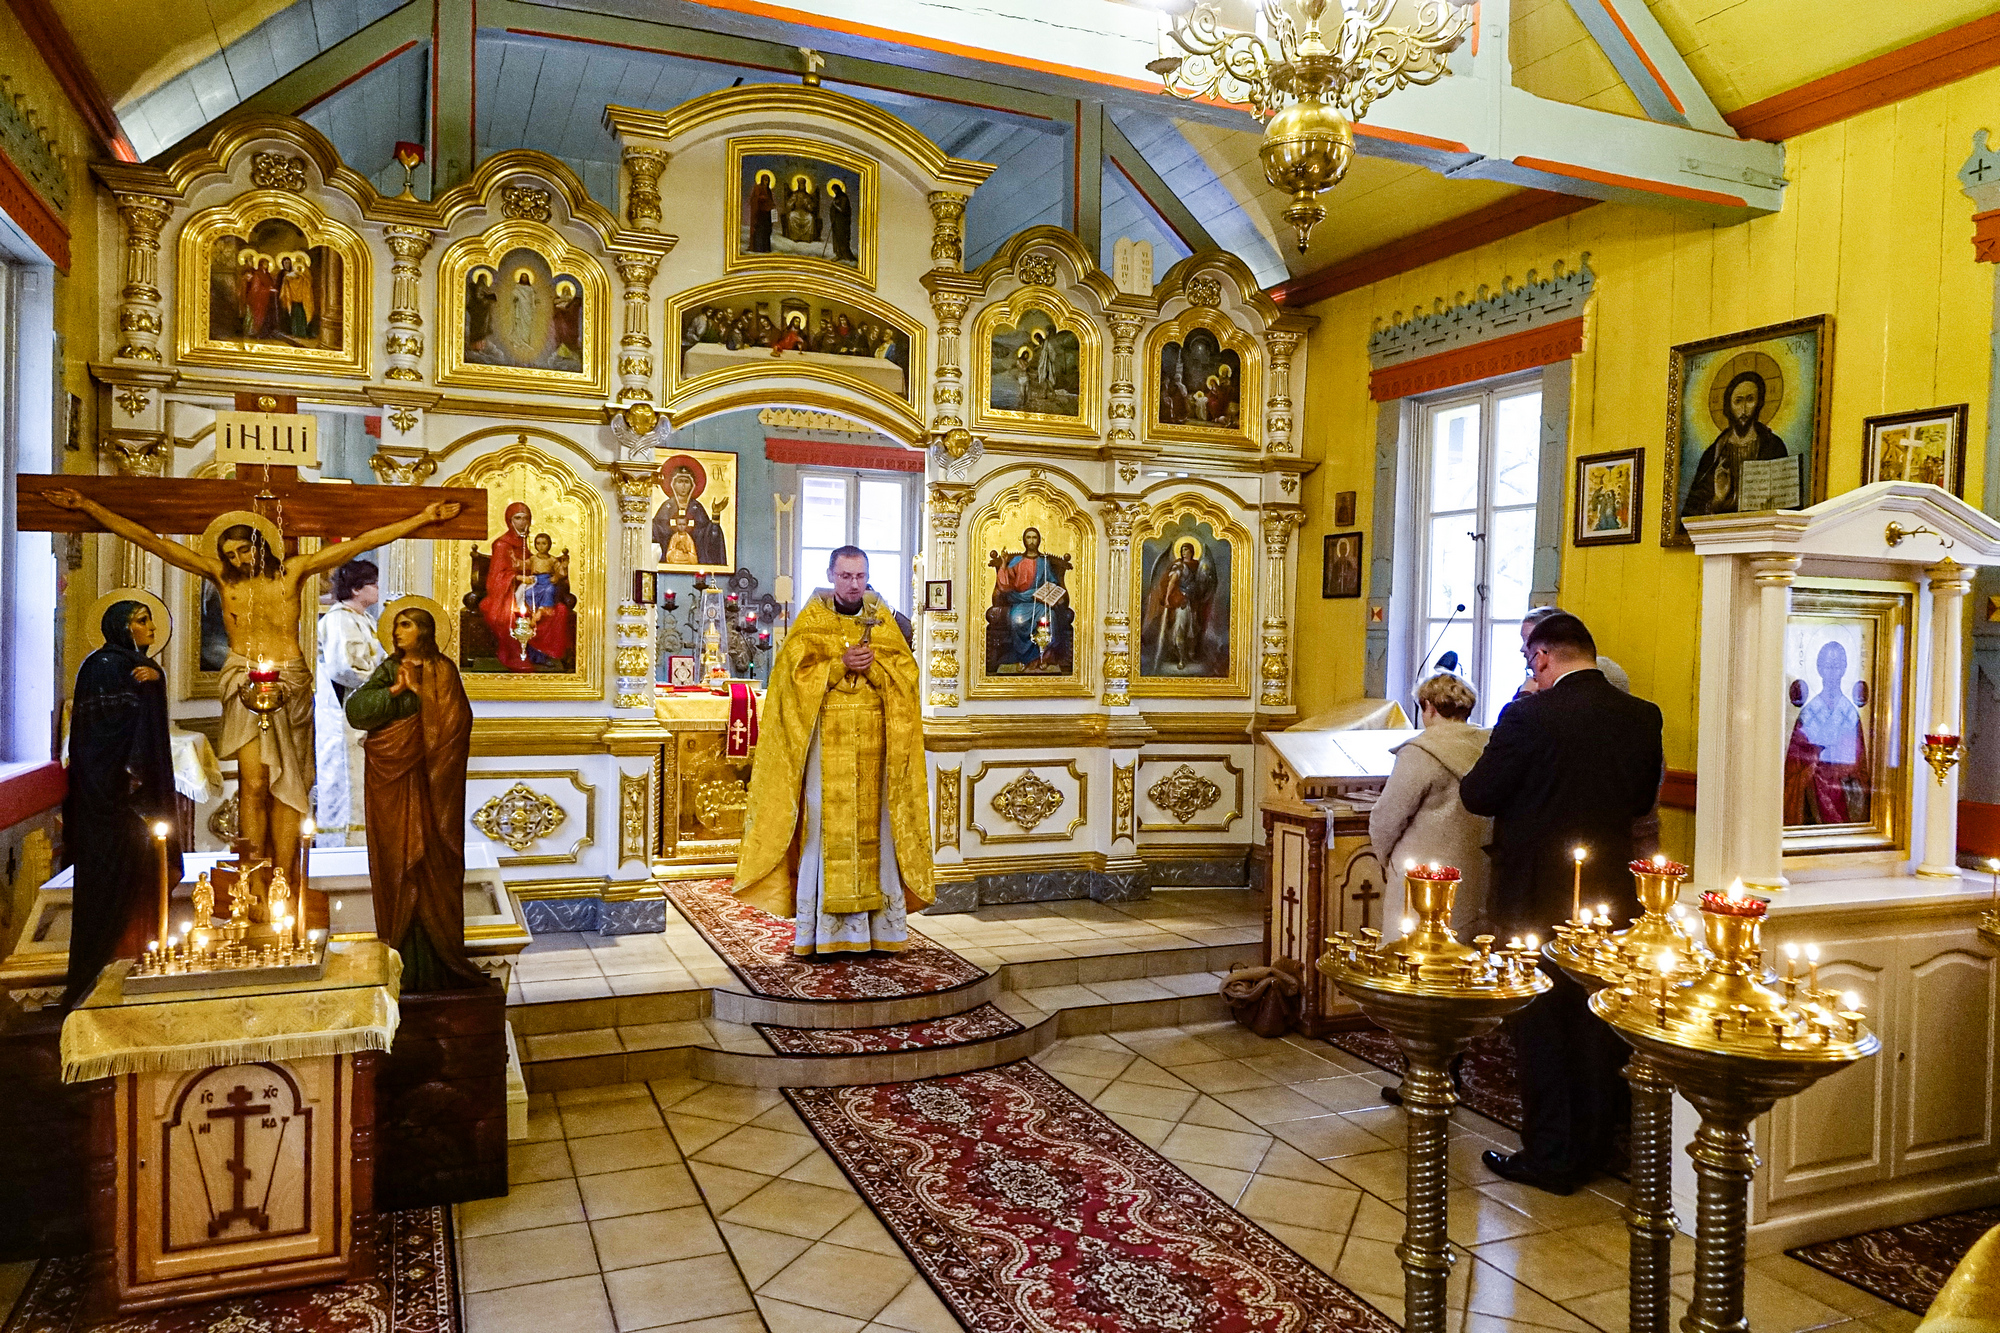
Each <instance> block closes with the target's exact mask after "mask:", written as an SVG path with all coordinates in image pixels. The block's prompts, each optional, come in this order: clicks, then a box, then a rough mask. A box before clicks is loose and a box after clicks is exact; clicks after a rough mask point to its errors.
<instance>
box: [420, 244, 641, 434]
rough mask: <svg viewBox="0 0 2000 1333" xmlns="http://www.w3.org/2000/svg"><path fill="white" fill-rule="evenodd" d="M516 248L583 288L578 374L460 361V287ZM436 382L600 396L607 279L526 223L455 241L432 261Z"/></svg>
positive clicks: (579, 253)
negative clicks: (572, 277)
mask: <svg viewBox="0 0 2000 1333" xmlns="http://www.w3.org/2000/svg"><path fill="white" fill-rule="evenodd" d="M515 250H531V251H533V252H534V253H535V254H537V255H539V256H541V258H542V261H543V262H544V263H546V264H547V265H548V266H549V272H550V274H551V275H554V274H573V275H575V277H576V278H577V280H578V281H579V282H581V283H582V284H583V288H584V291H583V327H582V329H581V331H580V332H579V334H578V337H579V339H580V340H581V341H582V343H583V346H582V347H579V348H578V349H577V351H578V352H579V353H580V354H581V356H582V360H583V369H582V370H574V371H572V370H544V369H541V368H539V367H534V366H488V365H481V364H479V363H478V362H472V361H467V360H466V359H465V282H466V278H467V277H468V276H469V275H470V274H471V273H472V271H473V270H474V269H476V268H480V267H488V268H492V269H494V270H495V272H496V273H497V272H498V270H499V265H500V261H501V260H503V259H505V258H506V257H507V256H508V255H509V254H511V253H513V252H514V251H515ZM437 309H438V327H437V329H436V331H435V339H434V341H435V343H436V345H437V382H438V383H439V384H450V385H460V386H464V387H466V388H474V389H504V390H512V391H514V392H516V393H519V392H521V391H523V390H526V391H528V392H532V393H561V394H577V395H580V396H583V397H589V398H602V397H603V396H604V395H605V394H606V393H607V392H608V385H609V383H610V378H609V377H610V368H611V331H610V330H611V282H610V279H609V278H607V277H606V276H605V273H604V266H603V265H602V264H601V263H599V262H598V260H597V257H596V256H595V255H593V254H591V253H590V252H589V251H588V250H585V249H583V248H582V247H581V246H577V245H572V244H571V243H570V242H569V241H567V240H565V239H564V238H563V236H562V233H560V232H558V231H557V230H556V229H555V228H553V227H550V226H546V225H544V224H543V223H540V222H532V221H529V220H527V219H525V218H523V219H515V220H511V221H507V222H501V223H497V224H496V225H494V226H492V227H489V228H487V229H486V230H485V231H483V232H481V233H480V234H478V235H477V236H467V237H464V238H462V239H460V240H457V241H454V242H452V243H451V245H450V246H448V247H447V248H446V249H445V252H444V254H443V255H442V256H441V257H440V258H439V259H438V269H437Z"/></svg>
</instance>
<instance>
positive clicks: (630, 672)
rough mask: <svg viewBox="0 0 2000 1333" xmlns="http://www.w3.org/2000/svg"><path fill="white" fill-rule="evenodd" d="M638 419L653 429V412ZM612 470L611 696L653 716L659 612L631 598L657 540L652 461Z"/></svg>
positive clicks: (619, 705) (615, 703) (621, 705)
mask: <svg viewBox="0 0 2000 1333" xmlns="http://www.w3.org/2000/svg"><path fill="white" fill-rule="evenodd" d="M635 415H636V416H638V417H639V418H640V420H639V421H636V422H633V423H632V424H633V426H634V427H637V426H639V425H641V424H644V425H645V427H646V429H647V430H651V428H652V426H651V423H650V422H649V421H647V420H646V418H648V417H651V416H652V413H651V412H650V411H647V412H640V411H639V410H638V409H637V408H634V409H632V411H631V412H629V413H628V414H627V417H628V420H629V418H630V417H631V416H635ZM612 470H613V472H614V473H615V474H616V476H617V486H618V566H617V569H616V570H615V571H614V578H615V580H616V581H615V582H614V583H613V584H612V586H613V587H614V588H616V589H618V646H617V657H616V661H615V668H616V669H615V673H614V674H615V675H616V676H617V678H618V679H617V685H616V687H615V692H614V695H613V698H612V706H613V707H616V708H633V709H643V710H645V712H646V713H647V714H648V715H649V716H650V715H651V713H652V709H653V695H654V693H655V691H654V687H653V681H654V669H655V668H654V653H655V651H656V649H657V647H658V644H657V642H656V638H655V634H654V628H655V627H654V623H653V616H654V611H653V608H652V607H650V606H646V605H644V604H642V603H639V602H635V601H633V600H632V572H633V571H634V570H637V569H644V568H645V567H646V566H647V564H648V561H647V559H646V556H647V549H646V548H647V547H648V546H649V545H650V544H651V542H652V533H651V532H650V531H649V530H648V520H649V519H650V518H651V517H652V511H653V485H654V471H653V467H652V464H650V463H614V464H613V465H612Z"/></svg>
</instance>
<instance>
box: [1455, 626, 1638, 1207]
mask: <svg viewBox="0 0 2000 1333" xmlns="http://www.w3.org/2000/svg"><path fill="white" fill-rule="evenodd" d="M1525 655H1526V656H1527V659H1528V666H1529V669H1530V670H1531V671H1532V672H1533V675H1534V682H1535V686H1536V689H1535V692H1534V693H1533V694H1530V695H1527V696H1526V697H1523V698H1517V699H1516V700H1514V702H1513V703H1511V704H1509V705H1507V707H1506V708H1504V709H1502V710H1501V713H1500V718H1499V721H1498V722H1497V723H1496V724H1495V725H1494V728H1493V735H1492V738H1491V739H1490V740H1489V741H1488V742H1487V746H1486V750H1485V752H1484V753H1483V754H1481V756H1480V758H1479V762H1478V763H1476V764H1474V765H1473V767H1472V770H1471V771H1470V772H1468V773H1467V774H1466V775H1465V777H1464V779H1463V780H1462V781H1461V782H1460V783H1459V799H1460V801H1461V802H1462V803H1463V804H1464V806H1465V808H1466V810H1467V811H1468V812H1470V813H1471V814H1475V815H1487V816H1491V817H1492V818H1493V821H1494V823H1493V842H1492V845H1491V847H1490V851H1491V853H1492V858H1493V880H1492V885H1493V887H1492V894H1491V898H1490V902H1491V909H1490V910H1491V912H1492V915H1493V916H1494V918H1495V919H1496V921H1497V922H1498V923H1499V926H1500V933H1501V935H1502V937H1503V938H1504V937H1506V936H1509V935H1519V936H1527V935H1530V934H1534V935H1539V936H1541V937H1543V938H1547V937H1548V935H1549V930H1550V927H1551V926H1552V925H1554V924H1555V923H1556V922H1557V921H1561V920H1564V919H1567V918H1568V917H1569V915H1570V912H1571V908H1572V903H1571V882H1572V876H1573V874H1574V873H1575V867H1576V863H1575V861H1574V860H1573V859H1572V854H1573V852H1574V851H1575V849H1576V848H1578V847H1582V848H1583V849H1584V850H1585V852H1586V859H1585V861H1584V863H1583V895H1584V897H1583V901H1584V903H1586V904H1588V905H1589V907H1590V908H1593V909H1594V908H1595V907H1596V906H1597V905H1598V904H1600V903H1602V904H1605V905H1606V906H1607V907H1608V908H1609V910H1610V912H1611V914H1612V918H1613V919H1614V920H1623V919H1626V918H1628V917H1630V916H1635V915H1637V913H1638V903H1637V901H1636V900H1635V899H1634V897H1633V893H1632V882H1631V876H1630V875H1629V874H1628V873H1627V872H1626V870H1625V865H1626V863H1627V862H1628V861H1630V860H1631V859H1632V855H1633V841H1632V827H1633V821H1634V820H1636V819H1638V818H1639V817H1640V816H1642V815H1644V814H1646V813H1647V812H1648V811H1649V810H1651V809H1652V807H1653V802H1654V800H1655V798H1656V797H1657V796H1658V794H1659V786H1660V772H1661V748H1660V710H1659V709H1658V708H1657V707H1655V706H1654V705H1652V704H1650V703H1648V702H1646V701H1645V700H1643V699H1635V698H1633V697H1632V696H1631V695H1629V694H1627V693H1625V692H1624V691H1622V690H1620V689H1618V688H1617V687H1616V686H1614V685H1613V684H1612V683H1611V682H1610V681H1609V680H1607V679H1606V678H1605V673H1604V672H1603V671H1602V670H1600V669H1599V667H1598V665H1597V663H1598V657H1597V644H1596V642H1595V641H1594V640H1593V639H1592V638H1591V636H1590V631H1589V630H1588V629H1586V628H1584V624H1583V622H1582V621H1581V620H1578V619H1577V618H1576V617H1575V616H1572V615H1569V614H1567V613H1560V612H1559V613H1557V614H1554V615H1548V616H1544V617H1542V618H1541V619H1540V621H1539V622H1538V623H1537V624H1536V625H1535V627H1534V629H1533V630H1532V631H1531V632H1530V634H1529V636H1528V644H1527V648H1526V649H1525ZM1553 975H1554V978H1555V988H1554V989H1553V990H1551V991H1550V992H1549V993H1547V994H1546V995H1544V996H1542V997H1541V998H1540V999H1538V1000H1536V1001H1535V1002H1534V1003H1533V1004H1531V1005H1529V1006H1528V1007H1527V1008H1526V1009H1524V1010H1523V1011H1521V1013H1520V1015H1519V1016H1518V1018H1516V1019H1515V1020H1514V1022H1513V1025H1512V1031H1513V1034H1514V1044H1515V1047H1516V1050H1517V1052H1518V1054H1519V1060H1520V1066H1519V1067H1520V1081H1521V1111H1522V1120H1523V1124H1522V1128H1521V1151H1520V1152H1518V1153H1514V1154H1512V1155H1511V1156H1510V1155H1507V1154H1504V1153H1498V1152H1489V1153H1487V1154H1485V1157H1484V1160H1485V1162H1486V1165H1487V1167H1488V1168H1489V1169H1490V1170H1492V1171H1493V1173H1494V1174H1495V1175H1498V1176H1500V1177H1502V1178H1503V1179H1507V1180H1512V1181H1517V1182H1519V1183H1521V1184H1525V1185H1532V1186H1534V1187H1536V1188H1537V1189H1543V1190H1547V1191H1549V1192H1550V1193H1552V1194H1569V1193H1572V1192H1574V1191H1575V1190H1576V1189H1577V1188H1578V1187H1580V1186H1582V1185H1584V1184H1586V1183H1588V1182H1589V1180H1590V1179H1591V1177H1592V1176H1593V1175H1595V1173H1596V1172H1597V1170H1598V1168H1599V1167H1601V1166H1602V1165H1603V1164H1604V1161H1605V1159H1606V1158H1607V1157H1608V1156H1609V1154H1610V1150H1611V1141H1612V1135H1613V1134H1614V1132H1615V1131H1616V1129H1617V1127H1618V1126H1619V1125H1620V1124H1621V1123H1623V1121H1624V1120H1625V1119H1626V1117H1627V1114H1628V1107H1629V1103H1628V1101H1627V1095H1626V1088H1625V1082H1624V1079H1623V1078H1622V1077H1621V1076H1620V1074H1619V1070H1620V1069H1621V1068H1622V1067H1623V1064H1624V1047H1623V1045H1622V1044H1621V1043H1620V1041H1619V1040H1618V1038H1617V1036H1616V1035H1614V1034H1613V1033H1612V1031H1611V1030H1610V1029H1609V1028H1608V1027H1606V1026H1605V1025H1604V1024H1603V1023H1601V1022H1599V1021H1597V1020H1596V1019H1595V1018H1593V1017H1591V1015H1590V1011H1589V1010H1588V1008H1586V1007H1585V1005H1584V991H1583V988H1582V987H1580V986H1578V985H1577V984H1576V983H1575V982H1572V981H1570V980H1569V979H1568V978H1567V977H1565V976H1564V975H1562V974H1561V973H1560V972H1554V974H1553Z"/></svg>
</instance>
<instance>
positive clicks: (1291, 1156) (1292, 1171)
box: [1257, 1139, 1348, 1189]
mask: <svg viewBox="0 0 2000 1333" xmlns="http://www.w3.org/2000/svg"><path fill="white" fill-rule="evenodd" d="M1257 1174H1258V1175H1260V1176H1273V1177H1276V1178H1277V1179H1280V1180H1300V1181H1304V1182H1305V1183H1306V1184H1308V1185H1332V1186H1336V1187H1338V1188H1341V1189H1346V1188H1348V1182H1347V1181H1345V1180H1342V1179H1341V1178H1340V1177H1339V1176H1337V1175H1335V1174H1334V1173H1333V1168H1332V1167H1329V1166H1327V1165H1326V1164H1325V1163H1324V1162H1316V1161H1314V1160H1313V1159H1312V1158H1310V1157H1308V1156H1306V1155H1305V1154H1304V1153H1302V1152H1300V1151H1299V1150H1298V1149H1297V1148H1294V1147H1293V1146H1292V1145H1291V1144H1289V1143H1286V1142H1285V1141H1284V1140H1283V1139H1278V1140H1275V1141H1274V1142H1273V1143H1272V1144H1271V1151H1269V1152H1267V1153H1265V1154H1264V1160H1263V1161H1262V1162H1259V1163H1258V1164H1257Z"/></svg>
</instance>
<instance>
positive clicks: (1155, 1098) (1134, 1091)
mask: <svg viewBox="0 0 2000 1333" xmlns="http://www.w3.org/2000/svg"><path fill="white" fill-rule="evenodd" d="M1199 1095H1200V1094H1198V1093H1196V1092H1195V1091H1194V1090H1193V1089H1188V1090H1187V1091H1176V1090H1175V1089H1173V1088H1149V1087H1147V1086H1146V1085H1144V1084H1142V1083H1127V1082H1125V1081H1124V1080H1123V1079H1119V1080H1118V1081H1116V1082H1114V1083H1112V1084H1111V1086H1109V1087H1107V1088H1106V1089H1105V1090H1104V1091H1103V1092H1100V1093H1098V1094H1097V1096H1095V1097H1094V1098H1092V1099H1091V1104H1092V1105H1094V1106H1095V1107H1097V1109H1098V1110H1100V1111H1103V1112H1105V1113H1107V1114H1109V1113H1111V1112H1114V1111H1123V1112H1127V1113H1129V1114H1131V1115H1143V1116H1148V1117H1151V1118H1152V1119H1154V1120H1165V1121H1167V1122H1169V1123H1173V1122H1176V1121H1178V1120H1179V1119H1180V1118H1181V1116H1182V1115H1184V1114H1185V1113H1186V1112H1187V1109H1188V1107H1189V1106H1191V1105H1193V1104H1194V1099H1195V1098H1196V1097H1197V1096H1199Z"/></svg>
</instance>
